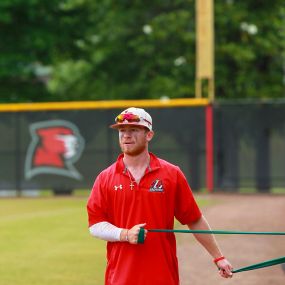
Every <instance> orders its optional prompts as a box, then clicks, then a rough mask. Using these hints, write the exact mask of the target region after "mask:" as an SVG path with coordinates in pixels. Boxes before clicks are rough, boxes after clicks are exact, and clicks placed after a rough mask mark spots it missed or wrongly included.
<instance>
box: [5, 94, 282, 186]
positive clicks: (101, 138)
mask: <svg viewBox="0 0 285 285" xmlns="http://www.w3.org/2000/svg"><path fill="white" fill-rule="evenodd" d="M129 106H137V107H143V108H145V109H146V110H147V111H149V113H150V114H151V115H152V117H153V125H154V130H155V133H156V134H155V137H154V139H153V141H152V142H151V144H150V151H152V152H154V153H155V154H157V155H158V156H160V157H161V158H164V159H166V160H169V161H170V162H172V163H174V164H177V165H179V166H180V167H181V169H182V170H183V171H184V172H185V174H186V176H187V178H188V180H189V183H190V185H191V187H192V189H193V190H200V189H208V191H212V190H213V189H214V190H215V191H219V190H222V191H239V190H240V189H247V188H248V189H249V188H251V189H253V188H255V189H257V190H258V191H259V192H269V191H271V190H272V189H277V188H278V189H285V175H284V173H285V104H284V103H283V102H279V103H274V102H271V103H270V102H251V103H248V102H223V103H218V102H216V103H215V104H214V105H211V104H210V103H209V102H208V100H206V99H176V100H164V101H161V100H140V101H134V100H132V101H99V102H67V103H34V104H2V105H0V133H1V140H0V190H7V191H11V190H15V189H16V190H18V191H19V192H21V191H22V190H26V189H39V190H42V189H53V190H58V191H69V190H71V189H78V188H84V189H90V188H91V187H92V184H93V181H94V178H95V177H96V175H97V174H98V173H99V172H100V171H101V170H102V169H104V168H105V167H107V166H108V165H109V164H111V163H112V162H114V161H115V160H116V158H117V156H118V154H119V153H120V150H119V148H118V135H117V132H116V131H114V130H112V129H110V128H109V127H108V126H109V125H110V124H112V123H113V122H114V118H115V117H116V115H117V114H118V113H119V112H121V111H122V110H123V109H125V108H127V107H129ZM212 126H213V128H212ZM283 192H284V191H283Z"/></svg>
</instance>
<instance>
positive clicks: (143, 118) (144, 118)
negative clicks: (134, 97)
mask: <svg viewBox="0 0 285 285" xmlns="http://www.w3.org/2000/svg"><path fill="white" fill-rule="evenodd" d="M136 117H137V118H136ZM115 122H116V124H114V125H111V126H110V127H111V128H113V129H117V128H119V127H120V126H125V125H132V126H143V127H146V128H148V129H149V130H150V131H151V130H152V118H151V116H150V114H149V113H147V112H146V111H145V110H144V109H142V108H135V107H131V108H128V109H126V110H124V111H123V112H122V113H120V114H119V115H118V116H117V117H116V119H115Z"/></svg>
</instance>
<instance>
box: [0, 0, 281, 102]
mask: <svg viewBox="0 0 285 285" xmlns="http://www.w3.org/2000/svg"><path fill="white" fill-rule="evenodd" d="M214 3H215V49H216V50H215V58H216V61H215V71H216V72H215V78H216V79H215V80H216V94H217V98H245V97H254V98H257V97H273V98H276V97H283V96H284V92H285V90H284V89H285V87H284V86H285V84H284V73H285V71H284V61H285V7H284V5H283V0H275V1H266V0H259V1H257V0H255V1H254V0H249V1H234V0H225V1H215V2H214ZM0 35H1V39H2V40H1V43H0V51H1V53H0V83H1V85H0V92H1V93H0V94H1V97H0V101H11V102H13V101H15V102H17V101H50V100H53V101H65V100H98V99H133V98H134V99H142V98H160V97H162V96H167V97H170V98H174V97H179V98H181V97H194V82H195V1H194V0H187V1H185V0H184V1H182V0H175V1H169V0H165V1H149V0H145V1H143V0H136V1H132V2H131V3H130V2H129V1H123V0H122V1H111V0H102V1H94V0H2V1H1V2H0Z"/></svg>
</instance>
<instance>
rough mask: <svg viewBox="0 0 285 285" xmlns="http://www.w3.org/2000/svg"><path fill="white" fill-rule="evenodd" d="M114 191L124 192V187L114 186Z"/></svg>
mask: <svg viewBox="0 0 285 285" xmlns="http://www.w3.org/2000/svg"><path fill="white" fill-rule="evenodd" d="M114 190H115V191H117V190H123V185H122V184H120V185H115V186H114Z"/></svg>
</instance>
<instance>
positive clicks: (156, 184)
mask: <svg viewBox="0 0 285 285" xmlns="http://www.w3.org/2000/svg"><path fill="white" fill-rule="evenodd" d="M149 192H164V188H163V184H162V181H161V180H159V179H156V180H154V181H153V182H152V184H151V186H150V188H149Z"/></svg>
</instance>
